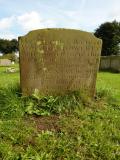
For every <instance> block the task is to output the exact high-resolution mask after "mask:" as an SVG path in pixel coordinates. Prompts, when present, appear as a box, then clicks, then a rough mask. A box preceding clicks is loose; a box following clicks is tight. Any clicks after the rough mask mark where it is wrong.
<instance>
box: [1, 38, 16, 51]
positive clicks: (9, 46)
mask: <svg viewBox="0 0 120 160" xmlns="http://www.w3.org/2000/svg"><path fill="white" fill-rule="evenodd" d="M15 51H18V41H17V40H16V39H12V40H6V39H0V52H2V53H3V54H8V53H12V52H15Z"/></svg>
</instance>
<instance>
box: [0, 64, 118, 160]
mask: <svg viewBox="0 0 120 160" xmlns="http://www.w3.org/2000/svg"><path fill="white" fill-rule="evenodd" d="M15 67H17V68H18V65H16V66H15ZM5 70H6V67H0V88H2V89H1V90H0V160H28V159H30V160H119V159H120V103H119V100H120V74H115V73H109V72H100V73H98V78H97V98H96V100H93V101H92V100H90V99H89V98H88V97H86V96H84V95H78V93H72V94H69V95H65V96H64V97H52V96H50V97H42V98H41V97H39V96H38V95H37V93H36V94H34V95H33V97H21V95H20V94H19V89H18V88H9V87H11V86H12V85H14V84H16V83H19V73H9V74H8V73H5ZM3 88H4V89H3ZM62 111H63V112H62Z"/></svg>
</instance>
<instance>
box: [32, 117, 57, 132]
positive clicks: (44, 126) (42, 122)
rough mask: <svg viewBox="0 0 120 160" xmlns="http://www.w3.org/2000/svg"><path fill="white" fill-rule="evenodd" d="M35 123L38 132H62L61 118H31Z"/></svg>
mask: <svg viewBox="0 0 120 160" xmlns="http://www.w3.org/2000/svg"><path fill="white" fill-rule="evenodd" d="M30 119H31V120H32V121H34V122H35V124H36V128H37V130H38V131H42V130H44V131H45V130H49V131H57V132H60V126H59V116H58V115H51V116H33V117H31V118H30Z"/></svg>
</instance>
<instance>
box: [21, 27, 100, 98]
mask: <svg viewBox="0 0 120 160" xmlns="http://www.w3.org/2000/svg"><path fill="white" fill-rule="evenodd" d="M101 45H102V41H101V40H100V39H98V38H96V37H95V36H94V35H93V34H91V33H88V32H83V31H79V30H72V29H39V30H35V31H31V32H29V33H28V34H27V35H25V36H23V37H19V51H20V83H21V89H22V93H23V94H25V95H31V94H32V93H33V92H34V91H35V89H38V90H39V91H40V93H42V94H44V95H46V94H48V95H51V94H62V93H65V92H67V91H74V90H82V91H86V92H88V94H89V95H90V96H93V95H94V93H95V85H96V76H97V71H98V68H99V61H100V54H101Z"/></svg>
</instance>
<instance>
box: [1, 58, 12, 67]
mask: <svg viewBox="0 0 120 160" xmlns="http://www.w3.org/2000/svg"><path fill="white" fill-rule="evenodd" d="M11 64H12V63H11V61H10V60H9V59H0V66H10V65H11Z"/></svg>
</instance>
